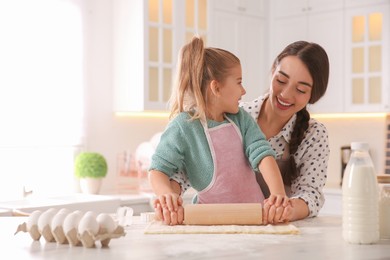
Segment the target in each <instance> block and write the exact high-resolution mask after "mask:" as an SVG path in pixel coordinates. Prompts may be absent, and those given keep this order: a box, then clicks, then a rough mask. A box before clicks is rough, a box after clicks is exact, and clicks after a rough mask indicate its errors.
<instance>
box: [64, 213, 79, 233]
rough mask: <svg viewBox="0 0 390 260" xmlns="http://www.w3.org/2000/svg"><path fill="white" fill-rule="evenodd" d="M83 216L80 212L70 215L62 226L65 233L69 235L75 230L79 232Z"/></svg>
mask: <svg viewBox="0 0 390 260" xmlns="http://www.w3.org/2000/svg"><path fill="white" fill-rule="evenodd" d="M82 216H83V215H82V213H81V212H80V211H74V212H72V213H70V214H68V215H67V216H66V217H65V219H64V223H63V224H62V228H63V230H64V233H65V234H67V233H68V232H69V231H70V230H72V229H73V228H75V229H76V230H77V229H78V226H79V222H80V219H81V217H82Z"/></svg>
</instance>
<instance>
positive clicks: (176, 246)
mask: <svg viewBox="0 0 390 260" xmlns="http://www.w3.org/2000/svg"><path fill="white" fill-rule="evenodd" d="M25 221H26V218H25V217H1V218H0V230H1V232H0V241H1V246H0V248H1V250H0V258H1V259H72V260H77V259H115V260H118V259H148V260H153V259H159V260H160V259H161V260H163V259H186V260H188V259H316V260H318V259H353V260H359V259H365V260H366V259H389V256H390V240H380V241H379V242H378V243H376V244H373V245H353V244H348V243H346V242H345V241H344V240H343V239H342V235H341V217H339V216H320V217H317V218H312V219H307V220H302V221H297V222H294V223H293V224H294V225H296V226H297V227H298V228H299V229H300V231H301V234H299V235H269V234H268V235H267V234H218V235H216V234H207V235H206V234H168V235H145V234H143V231H144V228H145V227H146V223H143V222H142V221H141V218H140V217H134V219H133V224H132V225H130V226H128V227H126V228H125V231H126V235H125V236H124V237H121V238H117V239H112V240H111V241H110V244H109V246H108V247H106V248H104V247H101V246H100V243H98V242H97V243H96V247H95V248H84V247H71V246H69V245H57V244H56V243H46V242H45V241H44V239H43V238H41V239H40V241H33V240H32V239H31V237H30V235H29V234H28V233H23V232H20V233H18V234H16V235H14V232H15V231H16V228H17V226H18V225H19V224H21V223H23V222H25Z"/></svg>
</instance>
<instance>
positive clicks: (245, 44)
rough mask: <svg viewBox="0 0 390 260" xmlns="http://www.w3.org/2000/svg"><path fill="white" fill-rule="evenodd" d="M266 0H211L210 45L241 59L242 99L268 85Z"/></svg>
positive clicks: (256, 95)
mask: <svg viewBox="0 0 390 260" xmlns="http://www.w3.org/2000/svg"><path fill="white" fill-rule="evenodd" d="M265 8H266V5H265V1H258V0H247V1H210V25H209V28H210V35H209V40H210V41H209V46H212V47H218V48H222V49H226V50H228V51H230V52H232V53H234V54H235V55H237V57H238V58H239V59H240V60H241V66H242V74H243V86H244V88H245V90H246V95H245V96H244V97H243V100H247V101H249V100H252V99H254V98H256V97H258V96H259V95H260V94H262V93H263V92H264V90H265V89H266V88H267V87H268V75H267V74H266V73H265V72H266V71H267V69H266V67H265V65H266V64H265V62H264V60H265V57H266V38H267V37H266V36H267V31H266V29H267V20H266V17H265V16H264V14H265Z"/></svg>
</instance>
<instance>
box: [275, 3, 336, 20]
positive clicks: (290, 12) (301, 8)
mask: <svg viewBox="0 0 390 260" xmlns="http://www.w3.org/2000/svg"><path fill="white" fill-rule="evenodd" d="M272 2H273V4H274V12H275V17H276V18H280V17H289V16H295V15H305V14H312V13H317V12H328V11H333V10H340V9H342V8H343V1H340V0H327V1H324V0H293V1H283V0H276V1H272Z"/></svg>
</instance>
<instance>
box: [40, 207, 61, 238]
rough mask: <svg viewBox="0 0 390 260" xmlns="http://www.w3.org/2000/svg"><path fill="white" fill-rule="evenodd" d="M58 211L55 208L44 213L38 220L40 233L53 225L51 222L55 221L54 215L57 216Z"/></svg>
mask: <svg viewBox="0 0 390 260" xmlns="http://www.w3.org/2000/svg"><path fill="white" fill-rule="evenodd" d="M56 212H57V211H56V209H54V208H50V209H48V210H46V211H44V212H43V213H42V214H41V215H40V216H39V219H38V230H39V232H41V233H42V231H43V229H44V228H45V227H46V226H49V227H50V225H51V220H52V219H53V217H54V215H55V214H56Z"/></svg>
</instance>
